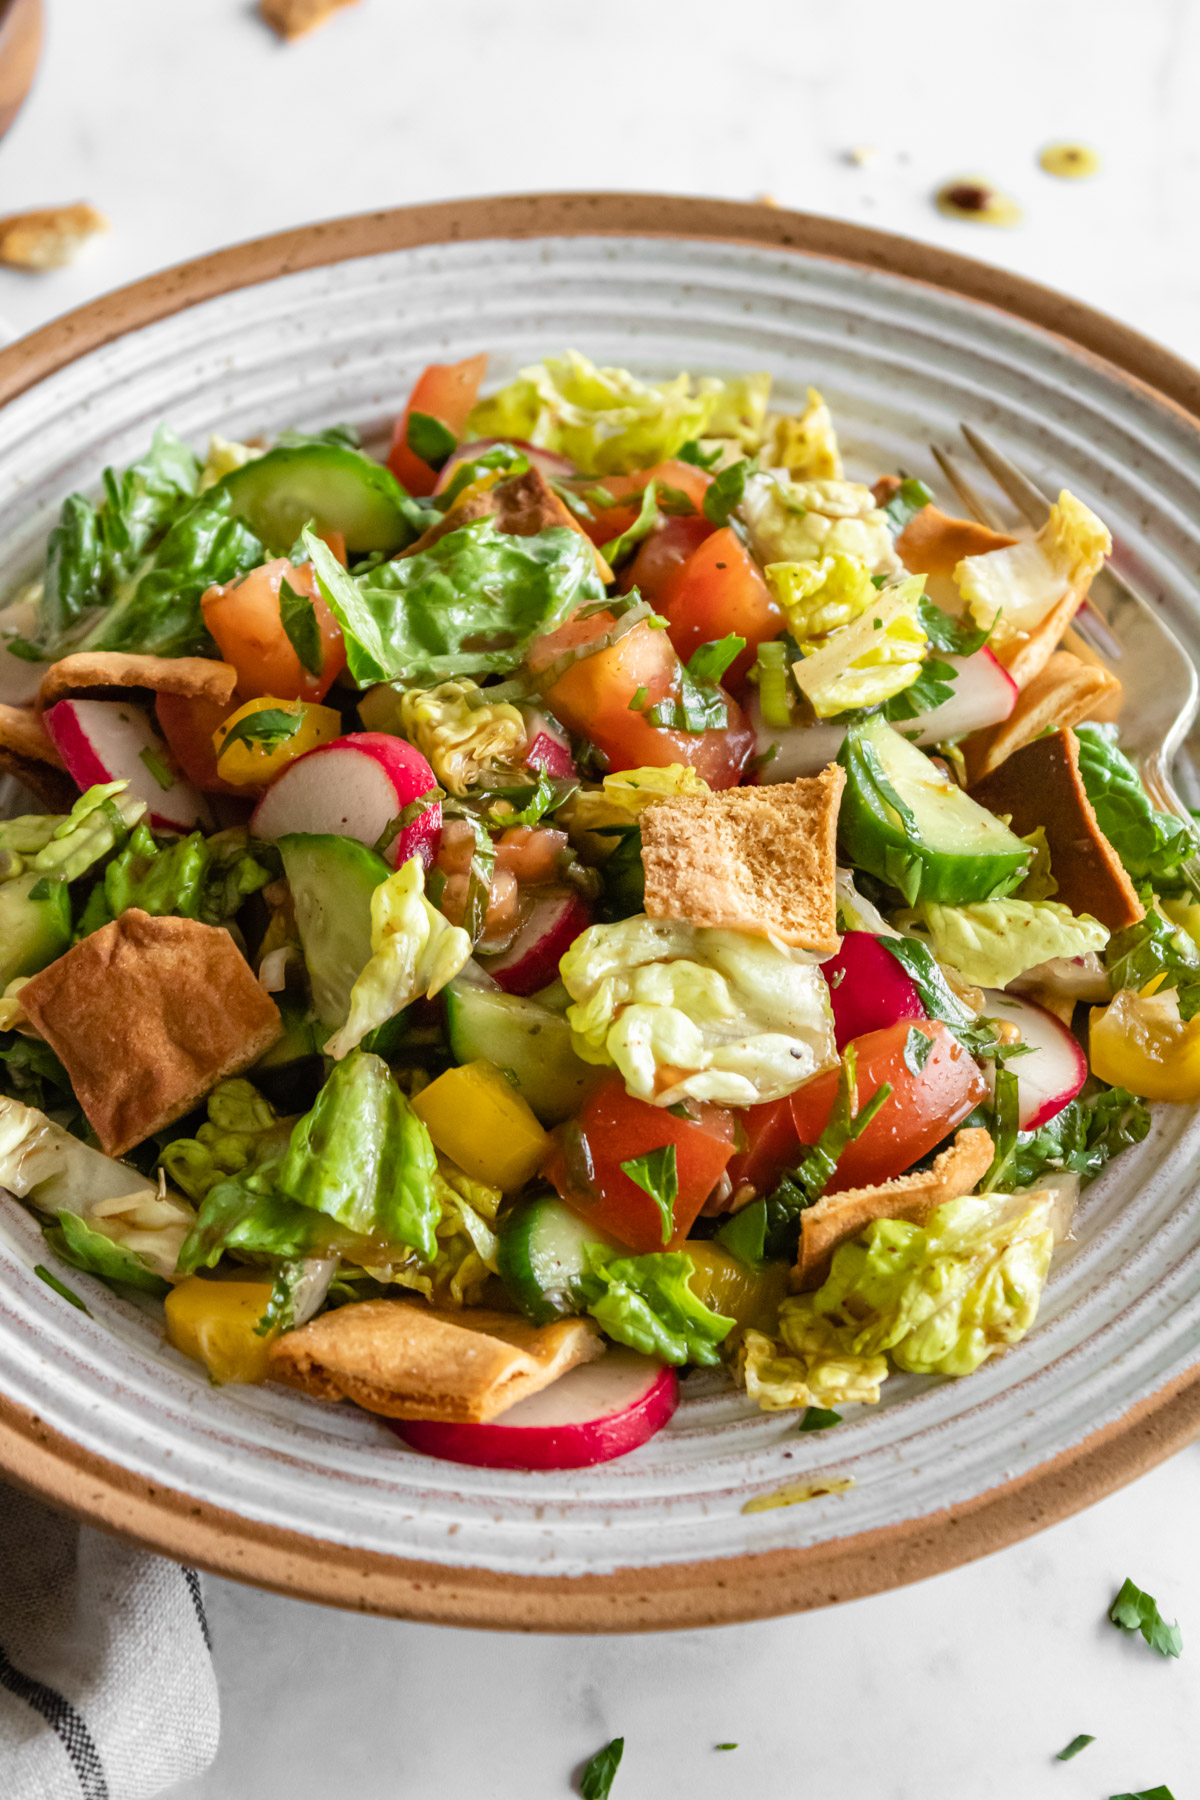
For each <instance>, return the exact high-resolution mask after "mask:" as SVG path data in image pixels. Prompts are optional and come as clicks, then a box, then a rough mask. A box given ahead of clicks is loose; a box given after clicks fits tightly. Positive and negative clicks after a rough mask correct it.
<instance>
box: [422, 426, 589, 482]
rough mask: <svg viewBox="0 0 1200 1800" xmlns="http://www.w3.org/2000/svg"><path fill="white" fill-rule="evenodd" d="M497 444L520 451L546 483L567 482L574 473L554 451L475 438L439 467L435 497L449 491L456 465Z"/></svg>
mask: <svg viewBox="0 0 1200 1800" xmlns="http://www.w3.org/2000/svg"><path fill="white" fill-rule="evenodd" d="M497 444H511V445H512V447H513V449H514V450H523V451H524V452H525V455H526V456H527V457H528V458H529V460H530V462H531V463H532V464H533V466H534V468H535V469H540V470H541V471H542V474H543V475H544V476H545V477H546V479H547V480H549V479H550V478H551V477H553V478H554V480H555V481H566V480H567V479H568V478H569V477H570V476H572V475H574V473H575V464H574V463H573V462H572V461H571V459H570V457H569V456H560V455H559V454H558V452H557V450H541V449H539V448H538V446H537V445H536V444H527V443H526V442H525V439H524V438H475V439H474V441H473V442H472V443H470V444H460V445H459V446H458V449H457V450H456V451H455V452H454V454H453V456H451V457H450V459H449V460H448V461H447V462H444V463H443V464H442V469H441V473H440V474H439V476H438V478H437V486H436V487H435V488H434V490H433V491H434V493H435V494H441V493H443V492H444V491H445V490H446V488H448V487H449V485H450V483H451V481H452V480H453V478H454V471H455V469H456V468H457V467H458V465H459V463H464V462H473V461H474V459H475V458H476V457H477V456H483V455H484V454H485V452H486V451H488V450H492V449H494V448H495V446H496V445H497Z"/></svg>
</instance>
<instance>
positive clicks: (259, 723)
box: [218, 706, 304, 757]
mask: <svg viewBox="0 0 1200 1800" xmlns="http://www.w3.org/2000/svg"><path fill="white" fill-rule="evenodd" d="M303 723H304V714H303V713H302V712H285V711H284V709H283V708H282V707H281V706H264V707H263V708H262V710H261V711H259V712H255V713H247V714H246V716H245V718H244V719H239V720H238V722H237V724H236V725H233V726H231V727H230V729H229V730H228V731H227V732H226V733H225V736H224V737H223V738H222V739H221V748H220V751H219V752H218V757H220V756H224V754H225V752H226V750H228V748H229V746H230V744H247V745H251V746H252V745H254V744H286V743H287V741H288V739H289V738H293V737H295V735H296V733H297V732H298V731H299V729H300V727H301V725H303Z"/></svg>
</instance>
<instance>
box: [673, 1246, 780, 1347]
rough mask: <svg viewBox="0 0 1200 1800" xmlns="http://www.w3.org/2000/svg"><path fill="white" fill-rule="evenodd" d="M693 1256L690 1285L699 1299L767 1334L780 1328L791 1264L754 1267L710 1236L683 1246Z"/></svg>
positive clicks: (711, 1307) (688, 1254) (687, 1253)
mask: <svg viewBox="0 0 1200 1800" xmlns="http://www.w3.org/2000/svg"><path fill="white" fill-rule="evenodd" d="M682 1248H683V1252H684V1254H685V1255H686V1256H690V1257H691V1259H692V1269H693V1274H692V1279H691V1284H690V1285H691V1289H692V1292H693V1294H695V1296H696V1298H697V1299H698V1300H703V1302H704V1304H705V1306H707V1307H709V1308H710V1309H711V1310H712V1311H713V1312H716V1313H721V1314H722V1315H723V1317H725V1318H726V1319H736V1320H737V1322H738V1324H739V1325H741V1326H747V1325H749V1326H752V1327H753V1329H754V1330H755V1331H761V1332H763V1333H765V1335H766V1336H768V1337H774V1336H775V1335H776V1333H777V1332H778V1329H779V1303H780V1301H781V1300H784V1299H786V1298H787V1291H788V1266H787V1264H786V1263H767V1264H766V1265H765V1267H763V1268H761V1269H751V1268H749V1267H748V1266H747V1264H745V1263H744V1262H742V1261H741V1259H740V1258H739V1257H736V1256H735V1255H734V1254H733V1252H732V1251H731V1250H726V1248H725V1246H724V1245H723V1244H717V1243H714V1242H713V1241H712V1240H711V1239H708V1240H704V1239H698V1240H696V1241H695V1242H692V1240H691V1239H689V1240H688V1242H687V1243H686V1244H684V1245H683V1246H682Z"/></svg>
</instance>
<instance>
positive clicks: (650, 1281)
mask: <svg viewBox="0 0 1200 1800" xmlns="http://www.w3.org/2000/svg"><path fill="white" fill-rule="evenodd" d="M584 1254H585V1258H586V1265H585V1270H584V1273H583V1275H582V1276H581V1277H580V1280H579V1291H580V1293H581V1295H582V1296H583V1299H584V1302H585V1304H586V1306H587V1310H588V1311H589V1312H590V1313H591V1315H592V1317H593V1318H594V1319H595V1320H596V1321H597V1323H598V1324H599V1325H600V1326H601V1328H602V1329H603V1330H604V1331H605V1332H606V1333H607V1334H608V1336H609V1337H610V1338H615V1340H616V1341H617V1343H619V1344H628V1345H629V1347H630V1348H631V1349H633V1350H640V1351H641V1352H642V1354H643V1355H644V1356H657V1357H658V1358H659V1359H660V1360H661V1361H662V1362H666V1363H673V1364H679V1363H700V1364H703V1365H705V1366H707V1367H711V1366H712V1365H713V1364H716V1363H719V1362H720V1360H721V1353H720V1349H719V1345H720V1344H721V1343H722V1342H723V1340H724V1339H725V1338H726V1337H728V1335H729V1333H730V1332H731V1331H732V1330H733V1326H734V1321H733V1320H732V1319H725V1318H722V1316H721V1315H720V1313H715V1312H712V1311H711V1310H710V1309H709V1308H708V1307H707V1306H705V1304H704V1302H703V1301H702V1300H700V1299H698V1298H697V1296H696V1295H695V1294H694V1293H693V1292H692V1289H691V1277H692V1273H693V1270H694V1267H695V1265H694V1264H693V1262H692V1259H691V1257H690V1256H688V1255H687V1254H686V1252H685V1251H682V1250H670V1251H667V1250H660V1251H655V1252H654V1253H653V1254H651V1255H649V1256H618V1257H614V1256H613V1254H612V1252H611V1251H609V1250H605V1249H603V1248H602V1247H601V1246H600V1245H599V1244H589V1245H587V1246H586V1249H585V1253H584Z"/></svg>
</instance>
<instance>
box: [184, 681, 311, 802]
mask: <svg viewBox="0 0 1200 1800" xmlns="http://www.w3.org/2000/svg"><path fill="white" fill-rule="evenodd" d="M293 721H295V723H293ZM239 727H241V728H242V729H241V730H239ZM341 735H342V715H341V714H340V713H339V712H335V711H334V709H333V707H332V706H317V705H315V704H314V703H313V702H312V701H306V700H277V699H275V698H274V697H273V696H272V695H270V694H264V695H263V696H262V697H261V698H260V699H258V700H247V702H246V704H245V706H239V707H238V709H237V711H236V712H235V713H230V715H229V717H228V718H227V719H226V720H224V721H223V723H222V724H220V725H218V726H217V729H216V730H215V731H214V732H213V740H212V741H213V750H214V751H215V752H216V757H217V773H218V775H219V776H220V777H221V779H222V781H228V782H231V783H232V784H233V786H234V787H265V786H266V784H267V783H268V782H269V781H273V780H274V779H275V777H276V775H278V774H279V772H280V770H281V769H284V768H286V766H287V764H288V763H290V762H295V760H296V758H297V757H298V756H303V755H304V754H305V752H306V751H308V750H315V749H316V748H317V746H318V745H319V744H331V743H332V742H333V740H334V738H337V737H341ZM231 737H232V739H233V742H232V743H229V739H230V738H231ZM227 744H228V748H226V745H227Z"/></svg>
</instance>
